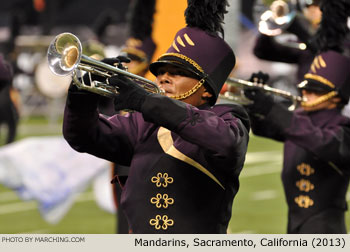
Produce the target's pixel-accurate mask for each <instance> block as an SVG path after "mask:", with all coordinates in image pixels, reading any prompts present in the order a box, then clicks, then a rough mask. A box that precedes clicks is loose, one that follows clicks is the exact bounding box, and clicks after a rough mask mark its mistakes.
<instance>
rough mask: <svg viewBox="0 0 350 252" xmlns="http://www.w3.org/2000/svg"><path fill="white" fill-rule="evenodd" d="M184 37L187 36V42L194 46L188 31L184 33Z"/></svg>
mask: <svg viewBox="0 0 350 252" xmlns="http://www.w3.org/2000/svg"><path fill="white" fill-rule="evenodd" d="M184 38H185V40H186V42H187V43H188V44H189V45H190V46H194V42H193V41H192V39H191V38H190V36H188V34H187V33H185V34H184Z"/></svg>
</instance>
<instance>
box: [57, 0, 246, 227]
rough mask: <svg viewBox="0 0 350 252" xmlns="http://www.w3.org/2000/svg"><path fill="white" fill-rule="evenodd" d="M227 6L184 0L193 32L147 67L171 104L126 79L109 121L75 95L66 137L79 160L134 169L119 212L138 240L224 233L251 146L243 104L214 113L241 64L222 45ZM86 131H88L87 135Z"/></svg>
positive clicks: (114, 80) (92, 101)
mask: <svg viewBox="0 0 350 252" xmlns="http://www.w3.org/2000/svg"><path fill="white" fill-rule="evenodd" d="M226 6H227V1H225V0H216V1H205V2H204V3H203V1H198V0H192V1H188V7H187V9H186V11H185V16H186V23H187V27H185V28H183V29H181V30H179V31H178V32H177V34H176V35H175V39H174V41H173V43H172V45H171V46H170V48H169V49H168V50H167V52H166V53H165V54H163V55H162V56H160V58H159V59H158V60H157V61H155V62H154V63H152V64H151V65H150V70H151V72H152V73H153V74H154V75H155V76H156V83H157V84H158V85H159V87H160V88H161V89H163V90H164V91H165V95H160V94H150V93H148V92H146V91H145V90H144V89H142V88H141V87H139V86H138V85H136V84H135V82H134V81H132V80H130V79H127V78H125V77H123V76H121V75H116V76H113V77H111V78H109V82H110V83H111V84H113V85H117V86H118V87H119V95H117V96H116V98H115V109H116V110H117V111H119V110H122V109H132V110H134V111H135V112H134V113H131V114H129V115H128V116H127V117H124V116H120V115H114V116H112V117H110V118H108V119H105V118H104V117H101V116H99V113H98V111H97V110H96V107H97V105H96V104H97V101H98V97H97V96H96V95H95V94H92V93H86V92H83V91H80V90H78V89H77V88H76V87H75V86H73V85H72V86H71V87H70V90H69V93H68V97H67V103H66V108H65V114H64V123H63V134H64V137H65V139H66V140H67V141H68V143H69V144H70V145H71V146H72V147H73V148H74V149H76V150H77V151H79V152H88V153H90V154H93V155H95V156H98V157H101V158H104V159H107V160H110V161H112V162H115V163H118V164H122V165H127V166H129V167H130V168H129V174H128V175H129V176H128V179H127V181H126V184H125V186H124V189H123V192H122V196H121V208H122V209H123V210H124V213H125V214H126V216H127V219H128V224H129V227H130V229H131V232H132V233H226V230H227V227H228V223H229V220H230V218H231V209H232V203H233V199H234V197H235V195H236V193H237V191H238V188H239V180H238V177H239V174H240V171H241V169H242V167H243V163H244V160H245V154H246V151H247V144H248V138H249V134H248V132H249V127H250V126H249V120H248V115H247V114H246V112H245V110H244V109H243V108H242V107H241V106H240V105H234V104H230V105H214V104H215V102H216V100H217V96H218V93H219V91H220V89H221V87H222V85H223V84H224V82H225V80H226V79H227V77H228V75H229V73H230V72H231V70H232V68H233V67H234V64H235V56H234V53H233V51H232V49H231V48H230V47H229V46H228V44H227V43H226V42H225V41H224V40H223V38H222V37H221V36H220V34H222V35H223V29H222V26H221V24H222V22H223V17H224V13H226ZM87 125H89V127H87Z"/></svg>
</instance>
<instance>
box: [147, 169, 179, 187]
mask: <svg viewBox="0 0 350 252" xmlns="http://www.w3.org/2000/svg"><path fill="white" fill-rule="evenodd" d="M151 181H152V183H155V184H156V186H157V187H161V186H163V187H167V186H168V184H171V183H173V182H174V179H173V178H172V177H169V175H168V173H166V172H165V173H163V174H162V173H160V172H158V173H157V176H153V177H152V178H151Z"/></svg>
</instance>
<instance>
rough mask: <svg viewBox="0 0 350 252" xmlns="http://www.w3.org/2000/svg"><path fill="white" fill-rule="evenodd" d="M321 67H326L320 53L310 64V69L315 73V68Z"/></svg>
mask: <svg viewBox="0 0 350 252" xmlns="http://www.w3.org/2000/svg"><path fill="white" fill-rule="evenodd" d="M321 67H323V68H325V67H327V64H326V62H325V61H324V59H323V58H322V56H321V55H319V56H316V57H315V58H314V60H313V62H312V64H311V71H312V72H314V73H316V71H317V69H320V68H321Z"/></svg>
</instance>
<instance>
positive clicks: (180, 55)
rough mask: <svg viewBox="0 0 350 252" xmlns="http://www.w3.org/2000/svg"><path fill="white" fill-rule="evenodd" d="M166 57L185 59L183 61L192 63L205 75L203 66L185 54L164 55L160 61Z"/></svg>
mask: <svg viewBox="0 0 350 252" xmlns="http://www.w3.org/2000/svg"><path fill="white" fill-rule="evenodd" d="M166 56H174V57H178V58H180V59H183V60H185V61H187V62H188V63H190V64H191V65H192V66H194V67H195V68H196V69H197V70H198V71H199V72H201V73H204V70H203V68H201V66H200V65H198V64H197V62H195V61H194V60H193V59H191V58H189V57H187V56H185V55H183V54H180V53H164V54H162V55H161V56H160V57H159V59H158V61H159V60H161V59H162V58H163V57H166Z"/></svg>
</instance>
